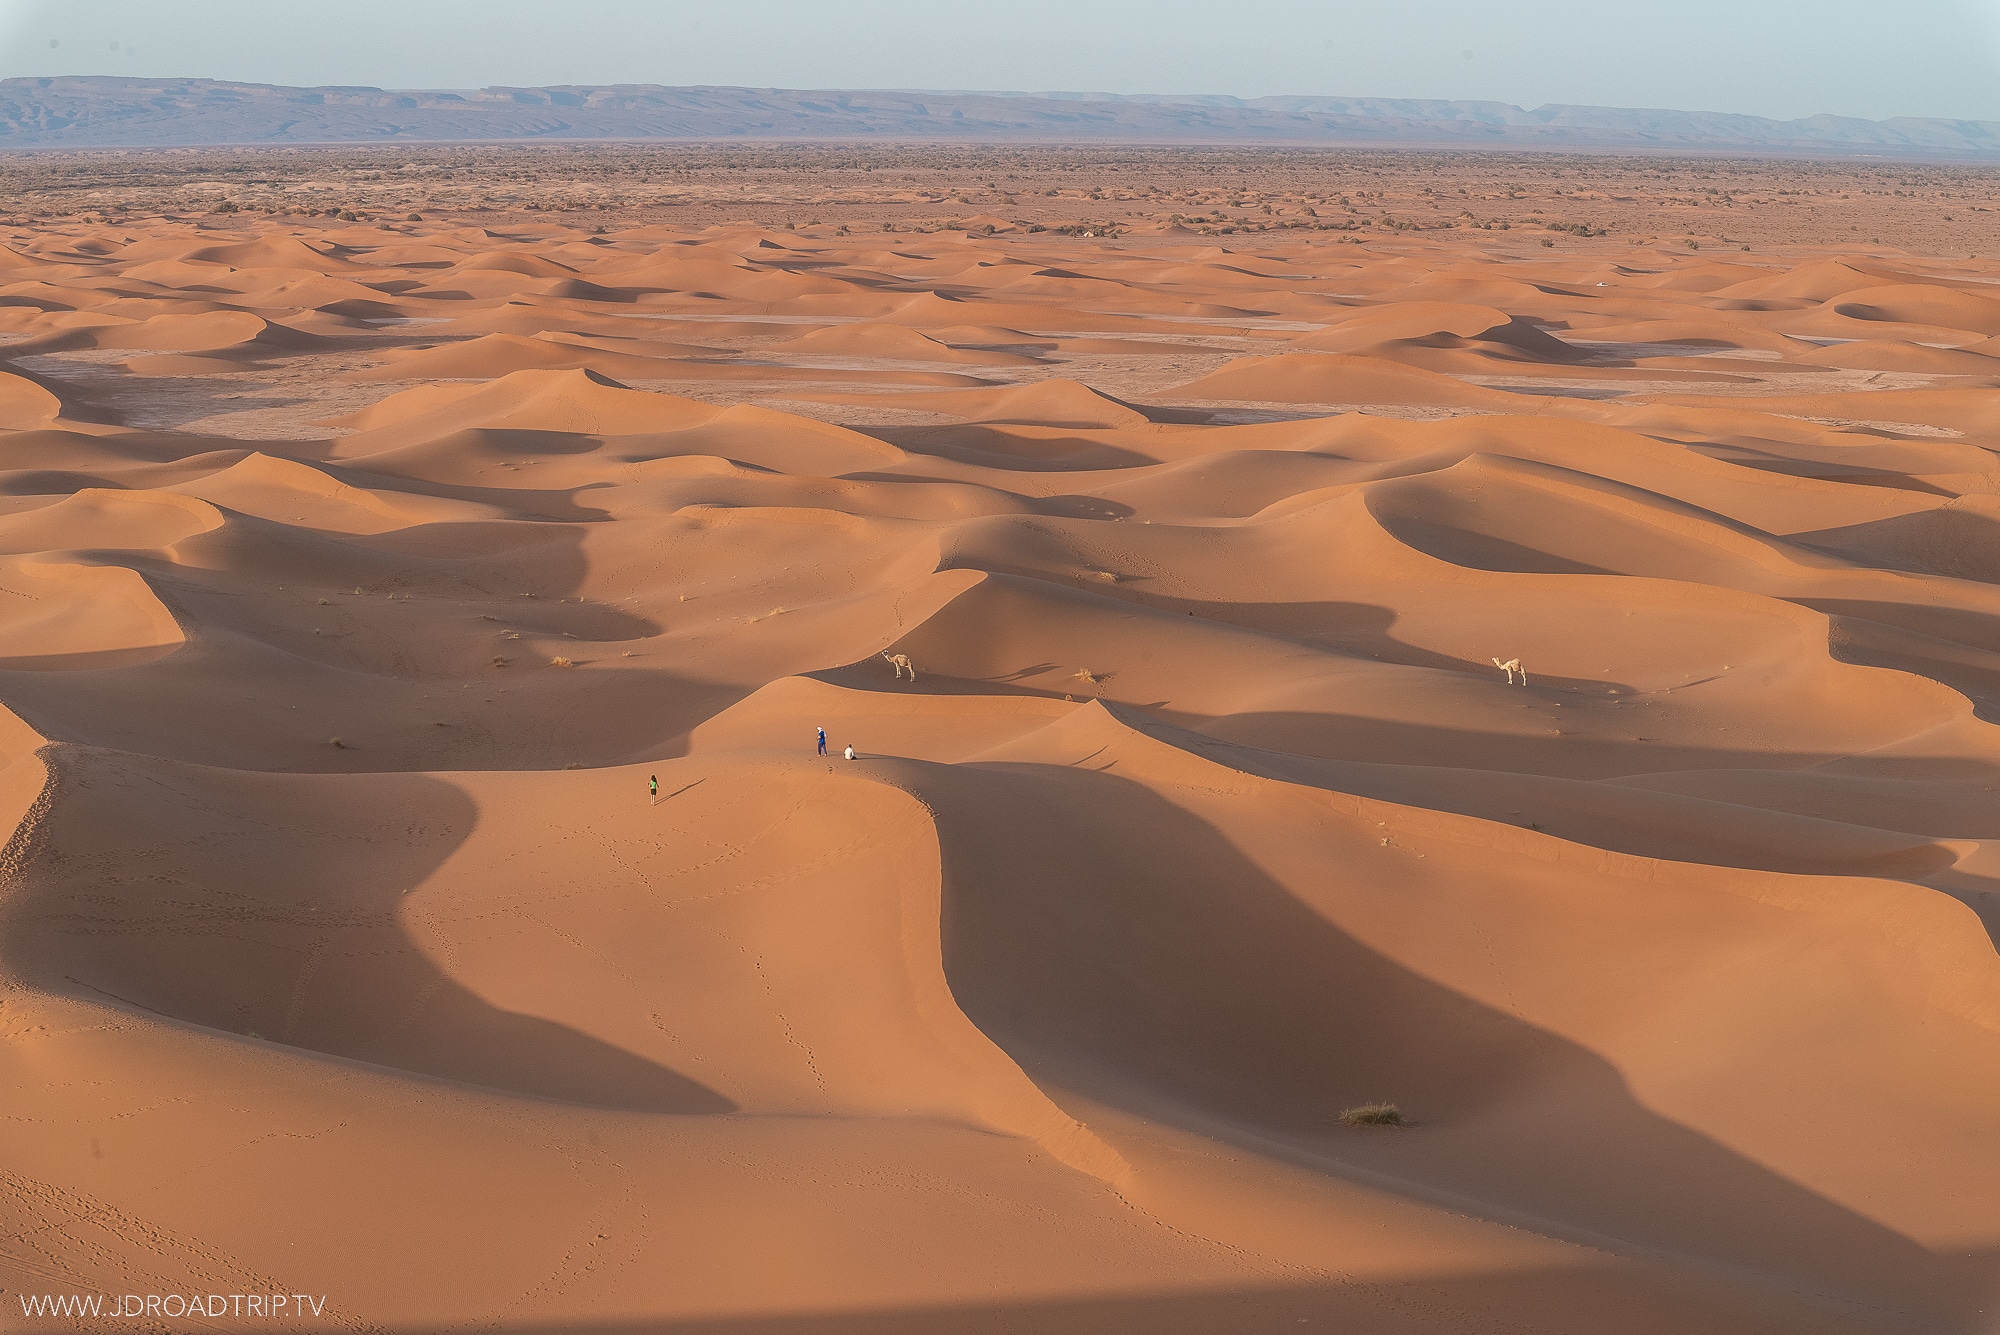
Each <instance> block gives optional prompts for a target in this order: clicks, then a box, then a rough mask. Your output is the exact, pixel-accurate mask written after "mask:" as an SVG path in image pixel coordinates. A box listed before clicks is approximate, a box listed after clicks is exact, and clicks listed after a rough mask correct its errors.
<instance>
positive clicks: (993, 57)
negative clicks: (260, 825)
mask: <svg viewBox="0 0 2000 1335" xmlns="http://www.w3.org/2000/svg"><path fill="white" fill-rule="evenodd" d="M46 74H127V75H146V76H171V77H181V78H192V77H205V78H214V79H236V80H242V81H245V82H256V83H281V84H306V85H312V84H368V85H373V86H375V87H381V88H477V87H483V86H486V85H490V84H513V85H534V84H555V83H661V84H747V85H752V86H757V87H781V88H926V89H954V90H969V89H1004V90H1011V91H1038V92H1039V91H1048V90H1067V91H1092V92H1114V93H1230V94H1234V95H1236V96H1239V97H1260V96H1264V95H1267V94H1274V93H1334V94H1349V95H1355V96H1372V97H1426V98H1472V99H1482V100H1493V101H1500V102H1513V103H1516V104H1519V105H1521V106H1527V107H1535V106H1539V105H1542V104H1543V103H1548V102H1571V103H1584V104H1593V105H1600V106H1622V107H1668V108H1674V109H1678V110H1689V111H1739V112H1749V113H1752V114H1755V115H1761V116H1777V117H1784V118H1790V117H1797V116H1809V115H1813V114H1816V113H1820V112H1829V113H1833V114H1836V115H1845V116H1865V117H1869V118H1871V119H1881V118H1885V117H1889V116H1947V117H1964V118H1969V119H1978V120H2000V0H1673V2H1671V3H1667V2H1663V0H1203V2H1201V3H1194V2H1192V0H1000V2H999V3H965V2H961V3H952V2H951V0H759V2H755V3H749V2H744V0H738V2H737V3H717V2H716V0H705V2H704V3H682V0H569V2H568V3H561V4H556V3H545V2H543V0H319V2H318V3H301V2H300V0H0V77H15V76H21V75H46Z"/></svg>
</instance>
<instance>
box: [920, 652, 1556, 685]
mask: <svg viewBox="0 0 2000 1335" xmlns="http://www.w3.org/2000/svg"><path fill="white" fill-rule="evenodd" d="M1493 666H1494V667H1497V668H1499V669H1500V670H1501V671H1502V672H1504V673H1506V674H1507V684H1508V685H1509V686H1512V685H1515V684H1516V683H1515V681H1514V674H1515V673H1516V672H1518V673H1520V674H1521V680H1520V683H1519V684H1520V685H1522V686H1526V685H1527V684H1528V669H1526V668H1524V667H1522V666H1521V660H1520V659H1518V658H1510V659H1508V660H1507V661H1506V662H1504V663H1503V662H1501V661H1500V660H1499V659H1497V658H1496V659H1494V660H1493ZM912 680H915V679H914V678H912Z"/></svg>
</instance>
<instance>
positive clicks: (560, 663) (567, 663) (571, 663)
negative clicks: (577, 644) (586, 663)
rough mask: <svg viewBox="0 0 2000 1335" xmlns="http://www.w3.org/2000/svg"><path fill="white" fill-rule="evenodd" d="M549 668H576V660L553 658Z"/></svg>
mask: <svg viewBox="0 0 2000 1335" xmlns="http://www.w3.org/2000/svg"><path fill="white" fill-rule="evenodd" d="M549 666H550V667H575V666H576V660H575V659H574V658H551V659H550V660H549Z"/></svg>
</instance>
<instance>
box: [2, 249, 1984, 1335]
mask: <svg viewBox="0 0 2000 1335" xmlns="http://www.w3.org/2000/svg"><path fill="white" fill-rule="evenodd" d="M895 242H896V245H895V248H894V249H889V248H885V246H884V244H883V240H882V239H880V238H876V239H870V238H867V237H853V238H843V237H838V236H834V235H829V234H824V229H823V230H822V233H815V234H807V233H792V232H787V233H773V232H763V231H757V230H754V229H748V228H744V229H718V230H715V231H709V232H701V233H678V232H673V231H671V230H669V229H664V228H650V229H646V230H644V231H635V232H633V233H630V234H621V233H615V232H614V233H610V234H606V235H596V234H586V233H581V232H576V231H571V230H565V229H561V228H556V227H544V228H540V229H537V230H529V229H521V230H516V231H510V232H505V233H494V232H490V231H483V230H477V229H447V228H411V229H405V230H404V231H402V232H394V231H385V230H382V229H376V228H358V227H357V228H350V229H346V230H344V231H335V232H302V233H299V234H291V233H287V232H285V231H282V230H280V229H277V228H275V227H272V228H268V229H267V230H263V231H257V230H255V229H252V230H249V231H238V232H232V233H224V232H213V233H210V232H202V231H199V230H197V229H194V228H191V227H188V228H172V227H158V228H154V229H151V230H144V229H133V230H120V229H115V228H108V227H106V228H98V229H94V230H76V229H72V230H70V231H67V232H53V231H52V232H48V233H45V234H37V235H35V236H33V237H23V238H21V239H18V240H16V241H14V242H13V243H12V248H11V249H10V250H9V251H8V252H7V257H8V258H7V263H6V265H5V272H4V273H0V278H4V279H6V280H8V281H7V282H5V283H3V284H0V299H4V300H5V303H6V304H5V305H0V313H4V314H5V317H6V319H5V327H6V330H7V331H8V336H9V337H10V338H11V339H12V340H13V342H12V343H11V345H7V346H4V347H0V354H4V356H5V358H6V364H5V366H4V367H0V372H4V375H3V376H0V446H4V449H5V456H4V465H0V705H4V706H5V711H4V712H0V764H4V768H0V803H4V804H5V806H6V809H7V810H8V812H9V813H10V819H13V820H16V821H17V822H18V826H17V828H16V831H15V833H14V835H13V838H12V839H11V841H9V842H8V843H7V844H6V846H5V849H4V851H3V852H0V874H4V877H5V897H4V900H0V904H4V913H0V988H4V990H0V1035H4V1038H5V1040H6V1042H5V1047H4V1049H0V1051H4V1052H5V1054H6V1058H7V1060H6V1063H5V1066H4V1079H5V1106H6V1108H7V1110H8V1116H9V1119H10V1121H9V1126H10V1128H11V1129H10V1134H9V1135H8V1136H7V1137H6V1138H5V1140H4V1145H3V1146H0V1174H4V1175H5V1178H6V1181H7V1184H8V1190H6V1191H5V1192H4V1193H0V1224H4V1226H0V1275H4V1276H5V1278H4V1279H0V1287H4V1288H5V1289H6V1290H7V1291H8V1293H7V1295H6V1296H7V1297H8V1299H9V1301H10V1302H11V1301H12V1299H13V1296H14V1295H15V1294H18V1293H21V1292H30V1293H39V1292H45V1291H50V1292H68V1291H87V1292H105V1293H113V1294H117V1293H126V1292H139V1293H145V1292H157V1293H165V1292H198V1293H208V1292H224V1293H228V1292H244V1291H282V1292H307V1293H313V1294H321V1293H323V1294H325V1295H327V1298H328V1303H329V1308H328V1316H327V1317H326V1318H325V1322H324V1324H326V1325H328V1326H329V1327H330V1328H333V1329H343V1330H364V1329H366V1330H379V1329H391V1330H432V1329H502V1330H510V1331H544V1330H546V1331H557V1330H562V1331H589V1330H603V1331H607V1332H608V1331H639V1330H671V1331H679V1332H716V1333H717V1335H720V1333H721V1332H731V1333H732V1335H746V1333H748V1332H771V1333H772V1335H808V1333H810V1335H834V1333H836V1332H838V1333H840V1335H848V1333H849V1332H853V1333H855V1335H859V1333H860V1332H871V1333H872V1332H881V1331H889V1332H899V1331H909V1332H918V1331H925V1332H928V1331H939V1330H951V1331H992V1332H999V1331H1034V1332H1042V1331H1051V1332H1077V1333H1078V1335H1082V1333H1083V1332H1092V1333H1095V1332H1133V1333H1134V1335H1137V1333H1138V1332H1157V1331H1187V1332H1218V1333H1220V1332H1236V1331H1280V1330H1283V1331H1293V1330H1297V1329H1301V1328H1305V1329H1314V1330H1336V1331H1343V1332H1356V1333H1357V1335H1358V1333H1359V1332H1371V1333H1373V1332H1396V1333H1400V1332H1410V1333H1411V1335H1416V1333H1417V1332H1441V1331H1453V1332H1457V1331H1471V1330H1490V1331H1496V1332H1538V1333H1539V1332H1620V1333H1621V1335H1623V1333H1626V1332H1644V1333H1655V1332H1656V1333H1657V1335H1683V1333H1684V1332H1690V1331H1697V1330H1698V1331H1703V1332H1759V1333H1761V1335H1772V1333H1776V1332H1785V1333H1787V1335H1791V1333H1794V1332H1795V1333H1796V1335H1823V1333H1826V1332H1854V1333H1855V1335H1861V1333H1862V1332H1868V1333H1870V1335H1889V1333H1891V1332H1897V1333H1907V1335H1918V1333H1920V1332H1921V1333H1923V1335H1933V1333H1936V1332H1965V1333H1967V1335H1970V1333H1972V1332H1980V1331H1987V1330H1994V1329H2000V1318H1996V1315H1995V1314H1996V1313H2000V1149H1996V1146H1995V1142H1994V1137H1993V1134H1992V1133H1993V1128H1994V1126H1995V1124H1996V1118H2000V962H1996V959H1995V952H1994V947H1993V944H1992V937H1991V935H1990V933H1991V932H1992V931H1993V930H1995V929H2000V897H1996V893H1995V892H1996V890H2000V853H1996V852H1995V851H1994V850H1993V849H1991V848H1988V847H1987V844H1988V843H1989V842H1992V841H1996V840H2000V814H1996V813H2000V796H1996V794H2000V735H1996V733H1995V732H1994V729H1993V724H1992V722H1991V721H1990V720H1991V719H1992V717H1993V711H1994V709H1995V708H1996V707H2000V651H1996V648H1995V645H1996V638H1995V636H1996V630H2000V589H1996V585H1997V584H2000V558H1996V557H1995V555H1994V553H1995V551H1996V550H2000V549H1996V545H1995V544H1996V543H2000V483H1996V478H2000V468H1996V466H1995V463H1994V456H1993V451H1994V449H1995V448H2000V414H1996V409H1995V407H1994V404H1995V402H1996V400H1995V385H1996V383H2000V382H1996V380H1995V378H1994V377H1993V376H1992V375H1991V374H1990V373H1989V371H1988V366H1989V364H1991V365H1994V366H2000V360H1996V358H1995V356H1994V355H1993V351H1994V350H1993V346H1992V337H1993V335H1994V333H1995V332H1996V330H2000V318H1996V316H1995V314H1994V312H1995V311H2000V300H1995V299H1994V298H1992V297H1990V296H1989V295H1987V292H1988V291H1989V290H1990V286H1991V283H1992V282H1993V281H1994V279H1995V278H1996V277H2000V271H1994V269H1993V266H1991V265H1987V266H1983V267H1982V266H1981V265H1979V264H1977V263H1973V262H1965V263H1962V264H1960V265H1958V266H1957V267H1955V268H1954V267H1952V266H1948V265H1945V264H1942V263H1939V262H1924V263H1918V262H1917V261H1914V260H1910V261H1900V260H1897V259H1894V258H1883V257H1881V256H1868V257H1860V256H1843V255H1836V254H1827V253H1800V254H1791V255H1753V256H1745V257H1743V258H1742V259H1741V260H1740V261H1737V260H1732V261H1730V262H1729V263H1727V264H1721V263H1716V262H1715V261H1713V260H1712V259H1708V258H1704V257H1701V256H1697V255H1693V254H1670V253H1667V252H1663V251H1662V252H1655V251H1648V250H1633V251H1631V252H1629V253H1625V254H1622V255H1619V256H1618V257H1617V258H1616V260H1615V262H1613V261H1609V260H1603V259H1592V260H1588V261H1586V260H1582V259H1575V260H1564V259H1556V258H1550V257H1546V256H1542V255H1539V254H1536V255H1533V256H1530V257H1521V256H1510V255H1506V254H1502V253H1499V252H1497V251H1494V252H1484V253H1482V252H1480V251H1478V250H1475V249H1472V248H1470V247H1469V246H1466V245H1462V244H1461V245H1459V246H1457V247H1453V246H1449V245H1440V244H1433V243H1428V242H1423V241H1417V240H1411V241H1408V242H1405V243H1397V244H1384V245H1381V246H1376V245H1374V244H1371V245H1369V246H1366V247H1360V246H1354V245H1338V244H1326V243H1320V244H1316V245H1315V244H1289V245H1286V246H1275V245H1274V246H1273V247H1272V248H1270V249H1268V250H1255V251H1248V250H1246V251H1230V250H1224V249H1222V248H1220V247H1216V246H1212V245H1199V246H1197V245H1192V244H1186V243H1184V242H1183V241H1182V240H1181V239H1179V238H1176V237H1172V236H1168V237H1163V238H1161V239H1160V241H1159V243H1158V244H1130V243H1128V244H1121V245H1115V246H1114V245H1107V244H1105V243H1103V242H1102V241H1097V240H1086V239H1067V238H1060V237H1048V236H1012V237H1001V236H996V237H990V238H987V237H973V236H966V235H961V234H938V235H932V236H926V237H909V236H899V237H897V238H895ZM1938 330H1944V331H1946V333H1945V334H1944V335H1943V336H1934V335H1935V331H1938ZM1690 380H1699V381H1700V382H1701V383H1699V384H1690V383H1689V381H1690ZM808 414H810V415H808ZM895 654H901V655H907V656H908V659H909V660H910V661H911V663H912V665H913V667H914V671H915V680H914V681H911V680H908V679H905V678H903V677H902V676H901V674H899V673H897V672H896V671H895V670H894V669H893V668H892V667H891V666H890V664H889V663H888V662H885V661H884V656H886V655H895ZM1514 658H1518V659H1519V660H1520V661H1521V663H1522V664H1523V665H1524V666H1525V668H1526V671H1527V684H1525V685H1511V684H1509V683H1508V681H1507V680H1506V679H1505V676H1504V675H1503V673H1502V671H1501V669H1499V668H1498V667H1496V666H1494V661H1495V660H1496V659H1501V660H1505V659H1514ZM819 727H824V728H825V729H826V731H827V735H828V738H829V741H830V743H831V746H832V748H833V751H834V754H833V755H832V756H831V757H829V758H820V757H818V756H816V755H815V754H814V753H813V747H812V739H813V735H814V730H815V729H816V728H819ZM848 744H852V745H853V746H854V747H855V748H856V750H857V751H858V753H859V758H858V759H857V760H856V761H854V762H853V763H849V762H847V761H846V760H844V759H841V758H840V756H839V751H840V748H842V747H844V746H846V745H848ZM655 777H657V779H658V783H659V792H660V796H659V798H658V800H657V802H654V801H651V800H649V797H648V783H649V780H651V779H652V778H655ZM1374 1100H1391V1101H1394V1102H1396V1103H1397V1104H1399V1105H1400V1107H1401V1108H1402V1109H1403V1111H1404V1112H1405V1113H1406V1114H1407V1115H1408V1116H1409V1117H1410V1118H1411V1119H1413V1120H1414V1123H1415V1124H1414V1125H1413V1126H1410V1127H1407V1128H1404V1129H1400V1130H1397V1129H1357V1128H1353V1127H1349V1126H1345V1125H1343V1124H1342V1123H1341V1122H1340V1120H1339V1117H1338V1114H1339V1113H1340V1112H1341V1111H1342V1110H1343V1109H1346V1108H1349V1107H1352V1106H1355V1105H1358V1104H1362V1103H1367V1102H1371V1101H1374ZM9 1319H10V1320H11V1316H10V1318H9ZM51 1328H75V1326H74V1325H73V1324H72V1325H71V1326H68V1327H64V1326H62V1325H61V1323H56V1324H55V1325H54V1326H52V1327H51Z"/></svg>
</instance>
